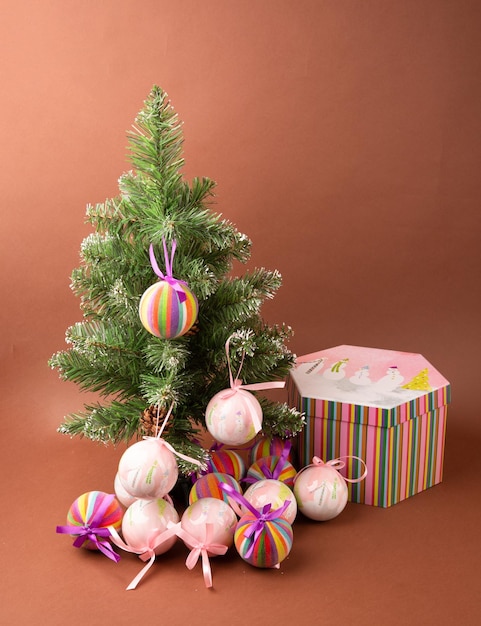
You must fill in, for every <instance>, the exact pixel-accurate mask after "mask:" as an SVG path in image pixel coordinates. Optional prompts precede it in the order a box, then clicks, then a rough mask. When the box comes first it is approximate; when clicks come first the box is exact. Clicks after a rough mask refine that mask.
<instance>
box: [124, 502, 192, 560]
mask: <svg viewBox="0 0 481 626" xmlns="http://www.w3.org/2000/svg"><path fill="white" fill-rule="evenodd" d="M179 520H180V517H179V514H178V513H177V511H176V510H175V508H174V507H173V506H172V504H170V503H169V502H167V501H166V500H164V499H163V498H157V499H155V500H136V501H135V502H134V503H133V504H131V505H130V506H129V508H128V509H127V510H126V511H125V515H124V518H123V521H122V535H123V537H124V540H125V542H126V543H127V545H128V546H129V547H130V548H132V550H133V551H135V552H138V553H143V552H146V551H147V550H148V549H152V550H153V551H154V553H155V554H163V553H164V552H167V550H170V548H171V547H172V546H173V545H174V543H175V542H176V540H177V537H176V536H175V534H172V535H170V536H168V537H167V538H166V539H165V540H164V541H159V540H160V539H161V538H162V534H163V533H165V531H166V530H167V528H168V526H169V524H177V523H178V522H179Z"/></svg>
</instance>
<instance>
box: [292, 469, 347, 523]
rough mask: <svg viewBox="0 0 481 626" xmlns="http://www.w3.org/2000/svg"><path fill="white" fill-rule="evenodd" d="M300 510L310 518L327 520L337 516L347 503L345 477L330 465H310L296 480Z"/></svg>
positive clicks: (295, 488)
mask: <svg viewBox="0 0 481 626" xmlns="http://www.w3.org/2000/svg"><path fill="white" fill-rule="evenodd" d="M294 495H295V496H296V500H297V505H298V507H299V510H300V511H301V512H302V513H303V514H304V515H305V516H306V517H309V518H310V519H313V520H316V521H321V522H325V521H327V520H330V519H332V518H333V517H336V516H337V515H339V513H341V511H343V509H344V507H345V506H346V504H347V498H348V490H347V484H346V481H345V480H344V478H343V477H342V476H341V474H339V472H338V471H337V470H336V469H334V468H333V467H330V466H329V465H309V466H308V467H306V468H304V469H303V470H301V471H300V472H299V473H298V474H297V476H296V479H295V482H294Z"/></svg>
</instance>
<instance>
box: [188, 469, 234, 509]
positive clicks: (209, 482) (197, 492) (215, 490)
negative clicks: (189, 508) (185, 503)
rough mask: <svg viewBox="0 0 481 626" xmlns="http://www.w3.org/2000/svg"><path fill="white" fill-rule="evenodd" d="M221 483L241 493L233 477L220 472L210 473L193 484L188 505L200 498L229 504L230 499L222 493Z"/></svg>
mask: <svg viewBox="0 0 481 626" xmlns="http://www.w3.org/2000/svg"><path fill="white" fill-rule="evenodd" d="M221 483H224V484H227V485H230V486H231V487H232V488H233V489H235V491H236V492H237V493H242V488H241V486H240V485H239V483H238V482H237V480H236V479H235V478H234V477H233V476H230V475H229V474H223V473H221V472H211V473H210V474H205V475H204V476H201V477H200V478H199V479H198V480H197V481H196V482H195V483H194V485H193V486H192V489H191V490H190V493H189V504H192V503H193V502H197V500H200V499H201V498H216V499H217V500H223V501H224V502H227V503H228V504H230V503H231V500H230V497H229V496H228V495H227V493H226V492H225V491H222V489H221V487H220V485H221Z"/></svg>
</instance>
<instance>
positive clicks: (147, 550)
mask: <svg viewBox="0 0 481 626" xmlns="http://www.w3.org/2000/svg"><path fill="white" fill-rule="evenodd" d="M170 524H171V523H169V524H168V525H167V529H166V530H164V531H162V532H160V533H157V534H154V535H152V537H151V538H150V539H149V542H148V544H147V545H146V546H143V547H142V548H132V547H131V546H129V545H128V544H126V543H125V542H124V541H123V540H122V539H121V538H120V535H119V534H118V532H117V531H116V530H115V528H114V527H113V526H109V527H108V531H109V533H110V535H111V539H112V541H113V542H114V543H115V545H116V546H118V547H119V548H122V550H125V551H126V552H132V553H133V554H138V556H139V559H141V560H142V561H144V562H145V561H148V563H147V565H146V566H145V567H143V568H142V569H141V570H140V572H139V573H138V574H137V576H135V578H133V580H132V581H131V582H130V583H129V585H128V586H127V590H130V589H135V588H136V587H137V585H138V584H139V582H140V581H141V580H142V578H143V577H144V576H145V574H146V573H147V572H148V571H149V569H150V568H151V567H152V565H153V563H154V561H155V556H156V555H155V550H156V549H157V548H158V547H159V546H161V545H162V544H163V543H164V542H165V541H167V540H168V539H170V538H171V537H173V536H174V535H175V534H176V532H175V528H174V527H172V526H170Z"/></svg>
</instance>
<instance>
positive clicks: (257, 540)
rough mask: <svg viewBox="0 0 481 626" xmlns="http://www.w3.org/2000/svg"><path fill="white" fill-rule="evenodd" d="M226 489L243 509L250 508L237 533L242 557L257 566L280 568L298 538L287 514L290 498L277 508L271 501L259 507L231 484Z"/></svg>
mask: <svg viewBox="0 0 481 626" xmlns="http://www.w3.org/2000/svg"><path fill="white" fill-rule="evenodd" d="M284 487H285V485H284ZM222 488H223V489H224V490H225V491H226V493H228V494H229V495H230V496H231V497H232V498H233V499H234V500H236V502H238V504H239V505H240V507H241V510H246V512H245V513H244V514H243V515H242V516H241V518H240V520H239V521H238V522H237V525H236V528H235V532H234V545H235V547H236V550H237V552H238V553H239V556H240V557H241V558H242V559H243V560H244V561H246V563H249V564H250V565H253V566H254V567H260V568H270V567H275V568H278V567H279V566H280V563H281V562H282V561H283V560H284V559H285V558H286V557H287V556H288V555H289V553H290V551H291V548H292V543H293V540H294V534H293V531H292V525H291V524H290V523H289V522H288V521H287V519H286V518H285V517H284V513H285V511H286V509H287V507H288V506H289V505H290V501H289V500H286V501H285V502H284V503H283V504H282V506H281V507H279V508H277V509H274V508H273V507H272V506H271V504H270V503H267V504H265V505H264V506H263V507H262V508H261V509H256V508H255V507H254V506H253V505H252V504H251V503H250V502H249V501H248V500H247V499H246V498H245V497H244V496H242V495H240V494H238V493H236V492H235V491H234V490H233V489H232V488H231V487H230V486H229V485H223V486H222ZM286 489H288V487H286ZM292 498H294V496H292Z"/></svg>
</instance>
